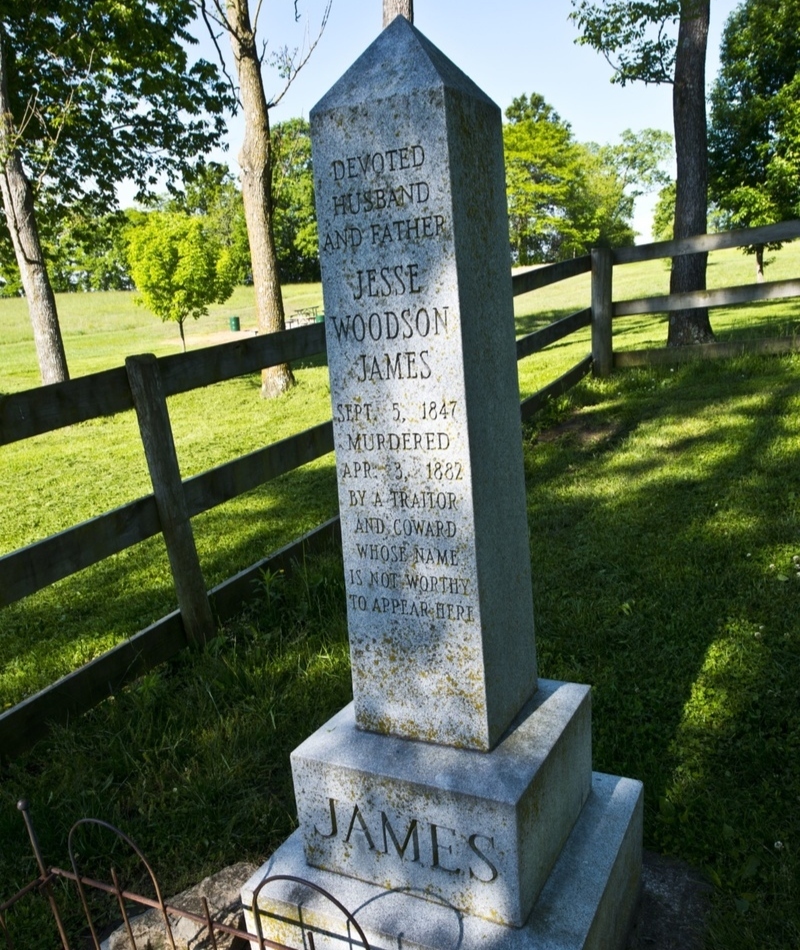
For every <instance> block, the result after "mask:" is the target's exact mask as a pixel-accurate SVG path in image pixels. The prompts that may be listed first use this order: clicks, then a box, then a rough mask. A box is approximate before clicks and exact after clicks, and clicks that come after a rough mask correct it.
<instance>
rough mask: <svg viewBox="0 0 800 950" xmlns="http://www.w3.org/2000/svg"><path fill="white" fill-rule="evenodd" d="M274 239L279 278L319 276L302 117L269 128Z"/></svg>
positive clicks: (311, 179)
mask: <svg viewBox="0 0 800 950" xmlns="http://www.w3.org/2000/svg"><path fill="white" fill-rule="evenodd" d="M272 148H273V153H272V158H273V161H272V192H273V196H274V202H275V243H276V247H277V254H278V270H279V272H280V275H281V280H282V281H289V282H292V283H299V282H302V281H313V280H319V276H320V271H319V242H318V237H317V215H316V210H315V208H314V175H313V172H312V168H311V132H310V128H309V124H308V122H307V121H306V120H305V119H288V120H287V121H285V122H279V123H277V124H276V126H275V127H274V129H273V130H272Z"/></svg>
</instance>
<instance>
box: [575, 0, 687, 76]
mask: <svg viewBox="0 0 800 950" xmlns="http://www.w3.org/2000/svg"><path fill="white" fill-rule="evenodd" d="M571 2H572V6H573V12H572V13H571V14H570V19H572V20H573V21H575V23H577V25H578V28H579V29H580V30H581V36H580V38H579V39H578V42H579V43H580V44H582V45H588V46H591V47H593V48H594V49H596V50H597V51H598V52H600V53H602V54H603V55H604V56H605V58H606V59H607V60H608V62H609V64H610V65H611V66H612V68H613V69H614V76H613V79H612V82H618V83H620V85H623V86H624V85H625V84H626V83H628V82H632V81H635V80H640V81H642V82H646V83H650V82H654V83H662V82H667V83H669V82H672V75H673V70H674V66H675V51H676V45H677V40H676V38H675V36H674V35H673V28H674V26H675V24H676V23H677V22H678V19H679V18H680V16H681V14H682V13H683V12H684V10H685V9H687V8H690V7H691V4H692V2H693V0H600V2H599V3H595V2H592V0H571Z"/></svg>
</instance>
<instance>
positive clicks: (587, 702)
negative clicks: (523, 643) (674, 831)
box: [292, 680, 592, 927]
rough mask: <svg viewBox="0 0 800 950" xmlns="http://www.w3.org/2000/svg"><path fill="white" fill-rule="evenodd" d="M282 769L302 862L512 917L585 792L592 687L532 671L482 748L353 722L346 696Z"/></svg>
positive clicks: (517, 918) (534, 891)
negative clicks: (534, 685)
mask: <svg viewBox="0 0 800 950" xmlns="http://www.w3.org/2000/svg"><path fill="white" fill-rule="evenodd" d="M292 775H293V778H294V789H295V798H296V800H297V817H298V819H299V823H300V828H301V830H302V836H303V842H304V850H305V856H306V861H307V862H308V864H309V865H311V866H313V867H316V868H321V869H322V870H326V871H333V872H335V873H337V874H343V875H347V876H348V877H355V878H358V879H359V880H362V881H366V882H367V883H371V884H379V885H380V886H381V887H384V888H398V887H400V888H410V889H411V890H413V891H414V893H416V894H418V895H420V896H421V895H423V894H425V893H428V894H431V895H432V896H433V897H434V899H435V900H439V901H443V902H444V903H446V904H448V905H449V906H451V907H454V908H456V909H457V910H460V911H462V912H463V913H465V914H468V915H470V916H475V917H485V918H486V919H487V920H491V921H494V922H495V923H499V924H505V925H509V926H514V927H521V926H522V924H524V923H525V921H526V920H527V919H528V915H529V914H530V911H531V908H532V907H533V904H534V902H535V901H536V898H537V897H538V896H539V892H540V891H541V889H542V887H544V884H545V881H546V880H547V877H548V875H549V874H550V871H551V869H552V868H553V865H554V864H555V862H556V859H557V858H558V855H559V853H560V851H561V848H562V847H563V846H564V842H565V841H566V840H567V838H568V837H569V834H570V832H571V831H572V828H573V826H574V825H575V822H576V821H577V820H578V816H579V815H580V813H581V809H582V808H583V805H584V802H585V801H586V799H587V797H588V795H589V791H590V788H591V781H592V715H591V694H590V690H589V687H588V686H582V685H579V684H577V683H560V682H557V681H555V680H540V681H539V689H538V690H537V691H536V694H535V695H534V697H533V698H532V699H531V701H530V702H529V703H527V705H526V706H525V707H524V708H523V710H522V711H521V713H520V714H519V716H518V717H517V719H516V720H515V722H514V723H513V724H512V725H511V727H510V728H509V730H508V732H507V733H506V734H505V736H504V737H503V738H502V739H501V741H500V743H499V744H498V745H497V746H496V747H495V748H494V749H493V750H492V751H491V752H477V751H475V750H470V749H454V748H451V747H449V746H442V745H437V744H435V743H428V742H415V741H413V740H410V739H401V738H398V737H397V736H382V735H378V734H377V733H374V732H365V731H363V730H361V729H358V728H357V726H356V723H355V718H354V715H353V706H352V704H350V705H349V706H347V707H345V708H344V709H343V710H341V712H339V713H337V714H336V715H335V716H334V717H333V718H332V719H330V720H329V721H328V722H326V723H325V725H324V726H322V727H321V728H320V729H318V730H317V732H315V733H314V735H312V736H310V737H309V738H308V739H306V741H305V742H303V743H302V745H300V746H299V747H298V748H297V749H295V750H294V752H293V753H292Z"/></svg>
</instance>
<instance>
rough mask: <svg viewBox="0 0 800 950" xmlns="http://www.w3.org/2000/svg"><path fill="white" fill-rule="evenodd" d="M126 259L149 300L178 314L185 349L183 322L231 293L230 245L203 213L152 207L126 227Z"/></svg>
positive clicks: (166, 314)
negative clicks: (139, 220) (225, 244)
mask: <svg viewBox="0 0 800 950" xmlns="http://www.w3.org/2000/svg"><path fill="white" fill-rule="evenodd" d="M127 246H128V263H129V265H130V271H131V276H132V277H133V280H134V282H135V284H136V288H137V290H138V291H139V293H140V294H141V300H142V302H143V303H144V304H145V306H146V307H147V308H148V309H149V310H152V312H153V313H154V314H155V315H156V316H157V317H160V318H161V319H162V320H174V321H175V322H176V323H177V324H178V327H179V329H180V334H181V341H182V342H183V345H184V349H185V348H186V341H185V338H184V322H185V320H186V319H187V318H188V317H193V318H194V319H195V320H196V319H197V318H198V317H200V316H202V315H203V314H205V313H208V307H209V304H212V303H222V302H223V301H225V300H227V299H228V297H230V295H231V293H232V291H233V287H234V280H235V276H236V272H235V265H234V262H233V260H232V256H231V252H230V249H229V248H223V247H222V246H221V244H220V239H219V235H218V233H216V232H215V231H214V230H213V229H212V228H211V227H209V226H208V224H207V221H206V220H205V219H203V218H201V217H199V216H196V215H195V216H192V215H187V214H181V213H179V212H167V211H153V212H150V214H148V215H146V219H145V222H144V223H142V224H139V225H135V226H133V227H131V228H130V229H129V231H128V232H127Z"/></svg>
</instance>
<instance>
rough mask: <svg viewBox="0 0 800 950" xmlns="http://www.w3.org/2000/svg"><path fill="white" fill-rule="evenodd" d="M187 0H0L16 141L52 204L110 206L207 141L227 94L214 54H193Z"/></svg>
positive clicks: (215, 131)
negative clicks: (122, 187)
mask: <svg viewBox="0 0 800 950" xmlns="http://www.w3.org/2000/svg"><path fill="white" fill-rule="evenodd" d="M195 12H196V11H195V7H194V3H193V0H29V2H20V0H0V30H2V31H3V37H4V43H5V47H6V52H7V55H8V58H9V60H10V68H9V71H8V73H9V93H10V97H11V104H12V108H11V111H12V118H13V125H14V128H15V135H16V141H15V145H16V147H17V149H18V150H19V153H20V155H21V157H22V160H23V164H24V166H25V169H26V171H27V173H28V176H29V178H30V179H31V180H32V181H33V182H34V183H35V185H36V186H37V187H38V190H39V192H41V191H43V190H45V191H48V192H49V193H50V207H51V210H57V209H58V208H60V207H61V206H62V205H64V204H67V205H69V204H74V203H75V202H76V201H78V200H79V199H80V200H81V201H83V202H89V203H91V204H92V205H93V206H94V208H95V209H99V210H101V211H107V210H108V209H109V208H110V207H114V206H115V204H116V194H115V186H116V184H117V183H118V182H120V181H122V180H126V179H127V180H131V181H133V182H134V183H135V184H136V186H137V188H138V189H139V196H140V197H141V196H144V195H145V194H146V193H148V192H150V191H152V189H153V187H154V186H155V185H156V184H157V182H158V181H159V178H160V176H162V175H166V176H168V177H171V176H172V175H173V174H174V173H175V171H176V169H179V168H181V167H183V166H184V165H186V164H188V163H190V162H191V161H192V160H193V158H194V156H196V155H198V154H202V153H204V152H205V151H207V150H208V148H209V147H210V146H211V145H212V144H215V143H216V142H217V141H218V140H219V137H220V136H221V134H222V132H223V131H224V123H223V112H224V111H225V110H226V109H229V108H231V107H232V106H233V101H232V99H231V97H230V93H229V91H228V87H227V85H226V84H224V83H223V82H222V81H221V80H220V78H219V75H218V72H217V69H216V67H215V66H212V65H211V64H209V63H207V62H205V61H203V60H200V61H198V62H196V63H194V64H190V62H189V58H188V55H187V52H186V48H187V47H188V46H190V45H192V44H193V43H194V42H195V40H194V39H193V38H192V36H191V35H190V34H189V32H188V30H187V28H188V26H189V24H190V23H191V22H192V20H193V18H194V15H195Z"/></svg>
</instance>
